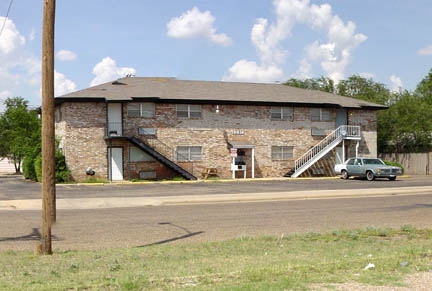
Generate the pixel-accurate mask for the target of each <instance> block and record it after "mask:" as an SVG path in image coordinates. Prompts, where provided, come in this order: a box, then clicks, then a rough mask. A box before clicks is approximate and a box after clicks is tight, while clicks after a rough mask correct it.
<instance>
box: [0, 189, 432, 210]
mask: <svg viewBox="0 0 432 291" xmlns="http://www.w3.org/2000/svg"><path fill="white" fill-rule="evenodd" d="M414 194H432V187H431V186H418V187H398V188H370V189H347V190H312V191H311V190H309V191H285V192H261V193H250V194H245V193H235V194H206V195H179V196H159V197H106V198H105V197H100V198H77V199H74V198H70V199H69V198H68V199H57V200H56V206H57V209H103V208H125V207H143V206H162V205H187V204H214V203H240V202H257V201H286V200H308V199H333V198H357V197H379V196H393V195H414ZM41 209H42V200H41V199H28V200H4V201H0V211H1V210H10V211H13V210H41Z"/></svg>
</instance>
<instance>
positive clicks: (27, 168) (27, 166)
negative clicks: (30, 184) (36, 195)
mask: <svg viewBox="0 0 432 291" xmlns="http://www.w3.org/2000/svg"><path fill="white" fill-rule="evenodd" d="M35 159H36V157H34V156H27V157H25V158H24V161H23V164H22V172H23V176H24V178H26V179H30V180H33V181H36V179H37V178H36V171H35V167H34V162H35Z"/></svg>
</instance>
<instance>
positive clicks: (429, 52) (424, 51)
mask: <svg viewBox="0 0 432 291" xmlns="http://www.w3.org/2000/svg"><path fill="white" fill-rule="evenodd" d="M417 55H419V56H432V45H429V46H427V47H424V48H421V49H419V50H418V51H417Z"/></svg>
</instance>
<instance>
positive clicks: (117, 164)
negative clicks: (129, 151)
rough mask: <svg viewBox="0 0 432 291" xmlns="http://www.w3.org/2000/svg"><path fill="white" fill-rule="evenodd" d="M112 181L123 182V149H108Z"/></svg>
mask: <svg viewBox="0 0 432 291" xmlns="http://www.w3.org/2000/svg"><path fill="white" fill-rule="evenodd" d="M108 152H109V176H110V180H111V181H122V180H123V148H108Z"/></svg>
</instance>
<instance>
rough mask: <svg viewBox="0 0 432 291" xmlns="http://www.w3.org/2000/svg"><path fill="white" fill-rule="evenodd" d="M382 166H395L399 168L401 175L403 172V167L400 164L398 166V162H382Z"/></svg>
mask: <svg viewBox="0 0 432 291" xmlns="http://www.w3.org/2000/svg"><path fill="white" fill-rule="evenodd" d="M383 162H384V164H386V165H387V166H395V167H400V168H401V169H402V173H403V172H404V171H405V169H404V167H403V166H402V164H399V163H398V162H393V161H383Z"/></svg>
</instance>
